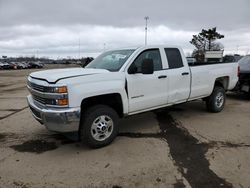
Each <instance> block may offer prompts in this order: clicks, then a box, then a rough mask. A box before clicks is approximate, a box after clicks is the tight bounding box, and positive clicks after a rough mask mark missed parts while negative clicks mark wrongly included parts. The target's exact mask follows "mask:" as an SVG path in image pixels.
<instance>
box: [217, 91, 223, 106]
mask: <svg viewBox="0 0 250 188" xmlns="http://www.w3.org/2000/svg"><path fill="white" fill-rule="evenodd" d="M223 103H224V95H223V93H222V92H219V93H218V94H217V95H216V97H215V104H216V106H217V107H218V108H221V107H222V105H223Z"/></svg>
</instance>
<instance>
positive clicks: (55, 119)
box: [27, 95, 81, 132]
mask: <svg viewBox="0 0 250 188" xmlns="http://www.w3.org/2000/svg"><path fill="white" fill-rule="evenodd" d="M27 101H28V104H29V107H30V110H31V113H32V115H33V116H34V118H35V119H36V120H37V121H39V122H40V123H41V124H44V125H45V127H46V128H47V129H48V130H51V131H56V132H75V131H78V129H79V123H80V114H81V109H80V108H58V109H57V108H53V109H48V108H46V107H44V106H41V105H39V104H36V103H35V102H34V101H33V99H32V96H31V95H29V96H27Z"/></svg>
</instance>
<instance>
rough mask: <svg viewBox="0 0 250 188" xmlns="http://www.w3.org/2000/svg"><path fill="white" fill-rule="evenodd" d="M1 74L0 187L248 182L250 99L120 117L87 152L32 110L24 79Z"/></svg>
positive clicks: (20, 74)
mask: <svg viewBox="0 0 250 188" xmlns="http://www.w3.org/2000/svg"><path fill="white" fill-rule="evenodd" d="M32 71H35V70H14V71H13V70H4V71H0V187H113V188H120V187H164V188H165V187H175V188H183V187H199V188H200V187H201V188H205V187H209V188H210V187H239V188H242V187H244V188H248V187H250V160H249V159H250V113H249V112H250V100H248V99H247V97H246V96H244V95H242V94H235V93H228V94H227V102H226V107H225V109H224V111H223V112H221V113H217V114H213V113H208V112H207V111H206V108H205V104H204V102H203V101H201V100H197V101H194V102H189V103H186V104H182V105H178V106H174V107H171V108H166V109H163V110H157V111H154V112H148V113H144V114H140V115H135V116H132V117H129V118H126V119H123V120H121V124H120V133H119V136H118V137H117V139H116V140H115V141H114V142H113V143H112V144H111V145H109V146H107V147H104V148H101V149H89V148H87V147H86V146H84V145H82V144H80V143H79V142H77V141H73V140H72V139H69V137H71V138H74V137H73V136H74V135H59V134H56V133H53V132H48V131H47V130H46V129H45V128H44V126H43V125H40V124H39V123H38V122H37V121H36V120H35V119H34V118H33V117H32V115H31V113H30V111H29V109H28V107H27V103H26V96H27V95H28V91H27V89H26V76H27V75H28V74H29V73H30V72H32Z"/></svg>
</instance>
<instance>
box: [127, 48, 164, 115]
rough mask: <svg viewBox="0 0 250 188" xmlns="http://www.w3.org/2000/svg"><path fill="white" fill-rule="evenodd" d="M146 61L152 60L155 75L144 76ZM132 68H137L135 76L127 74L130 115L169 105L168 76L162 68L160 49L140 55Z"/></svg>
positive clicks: (150, 50)
mask: <svg viewBox="0 0 250 188" xmlns="http://www.w3.org/2000/svg"><path fill="white" fill-rule="evenodd" d="M144 59H152V60H153V63H154V73H153V74H142V73H141V65H142V62H143V60H144ZM130 66H135V67H136V69H137V71H136V73H134V74H128V73H127V74H126V79H127V87H128V97H129V113H133V112H136V111H142V110H146V109H149V108H154V107H157V106H161V105H165V104H167V75H166V71H167V70H163V68H162V59H161V55H160V51H159V49H148V50H145V51H143V52H142V53H140V54H139V55H138V57H137V58H136V59H135V60H134V62H133V63H132V64H131V65H130Z"/></svg>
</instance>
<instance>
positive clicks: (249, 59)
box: [238, 56, 250, 64]
mask: <svg viewBox="0 0 250 188" xmlns="http://www.w3.org/2000/svg"><path fill="white" fill-rule="evenodd" d="M238 63H239V64H248V63H249V64H250V56H245V57H243V58H241V59H240V60H239V61H238Z"/></svg>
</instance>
